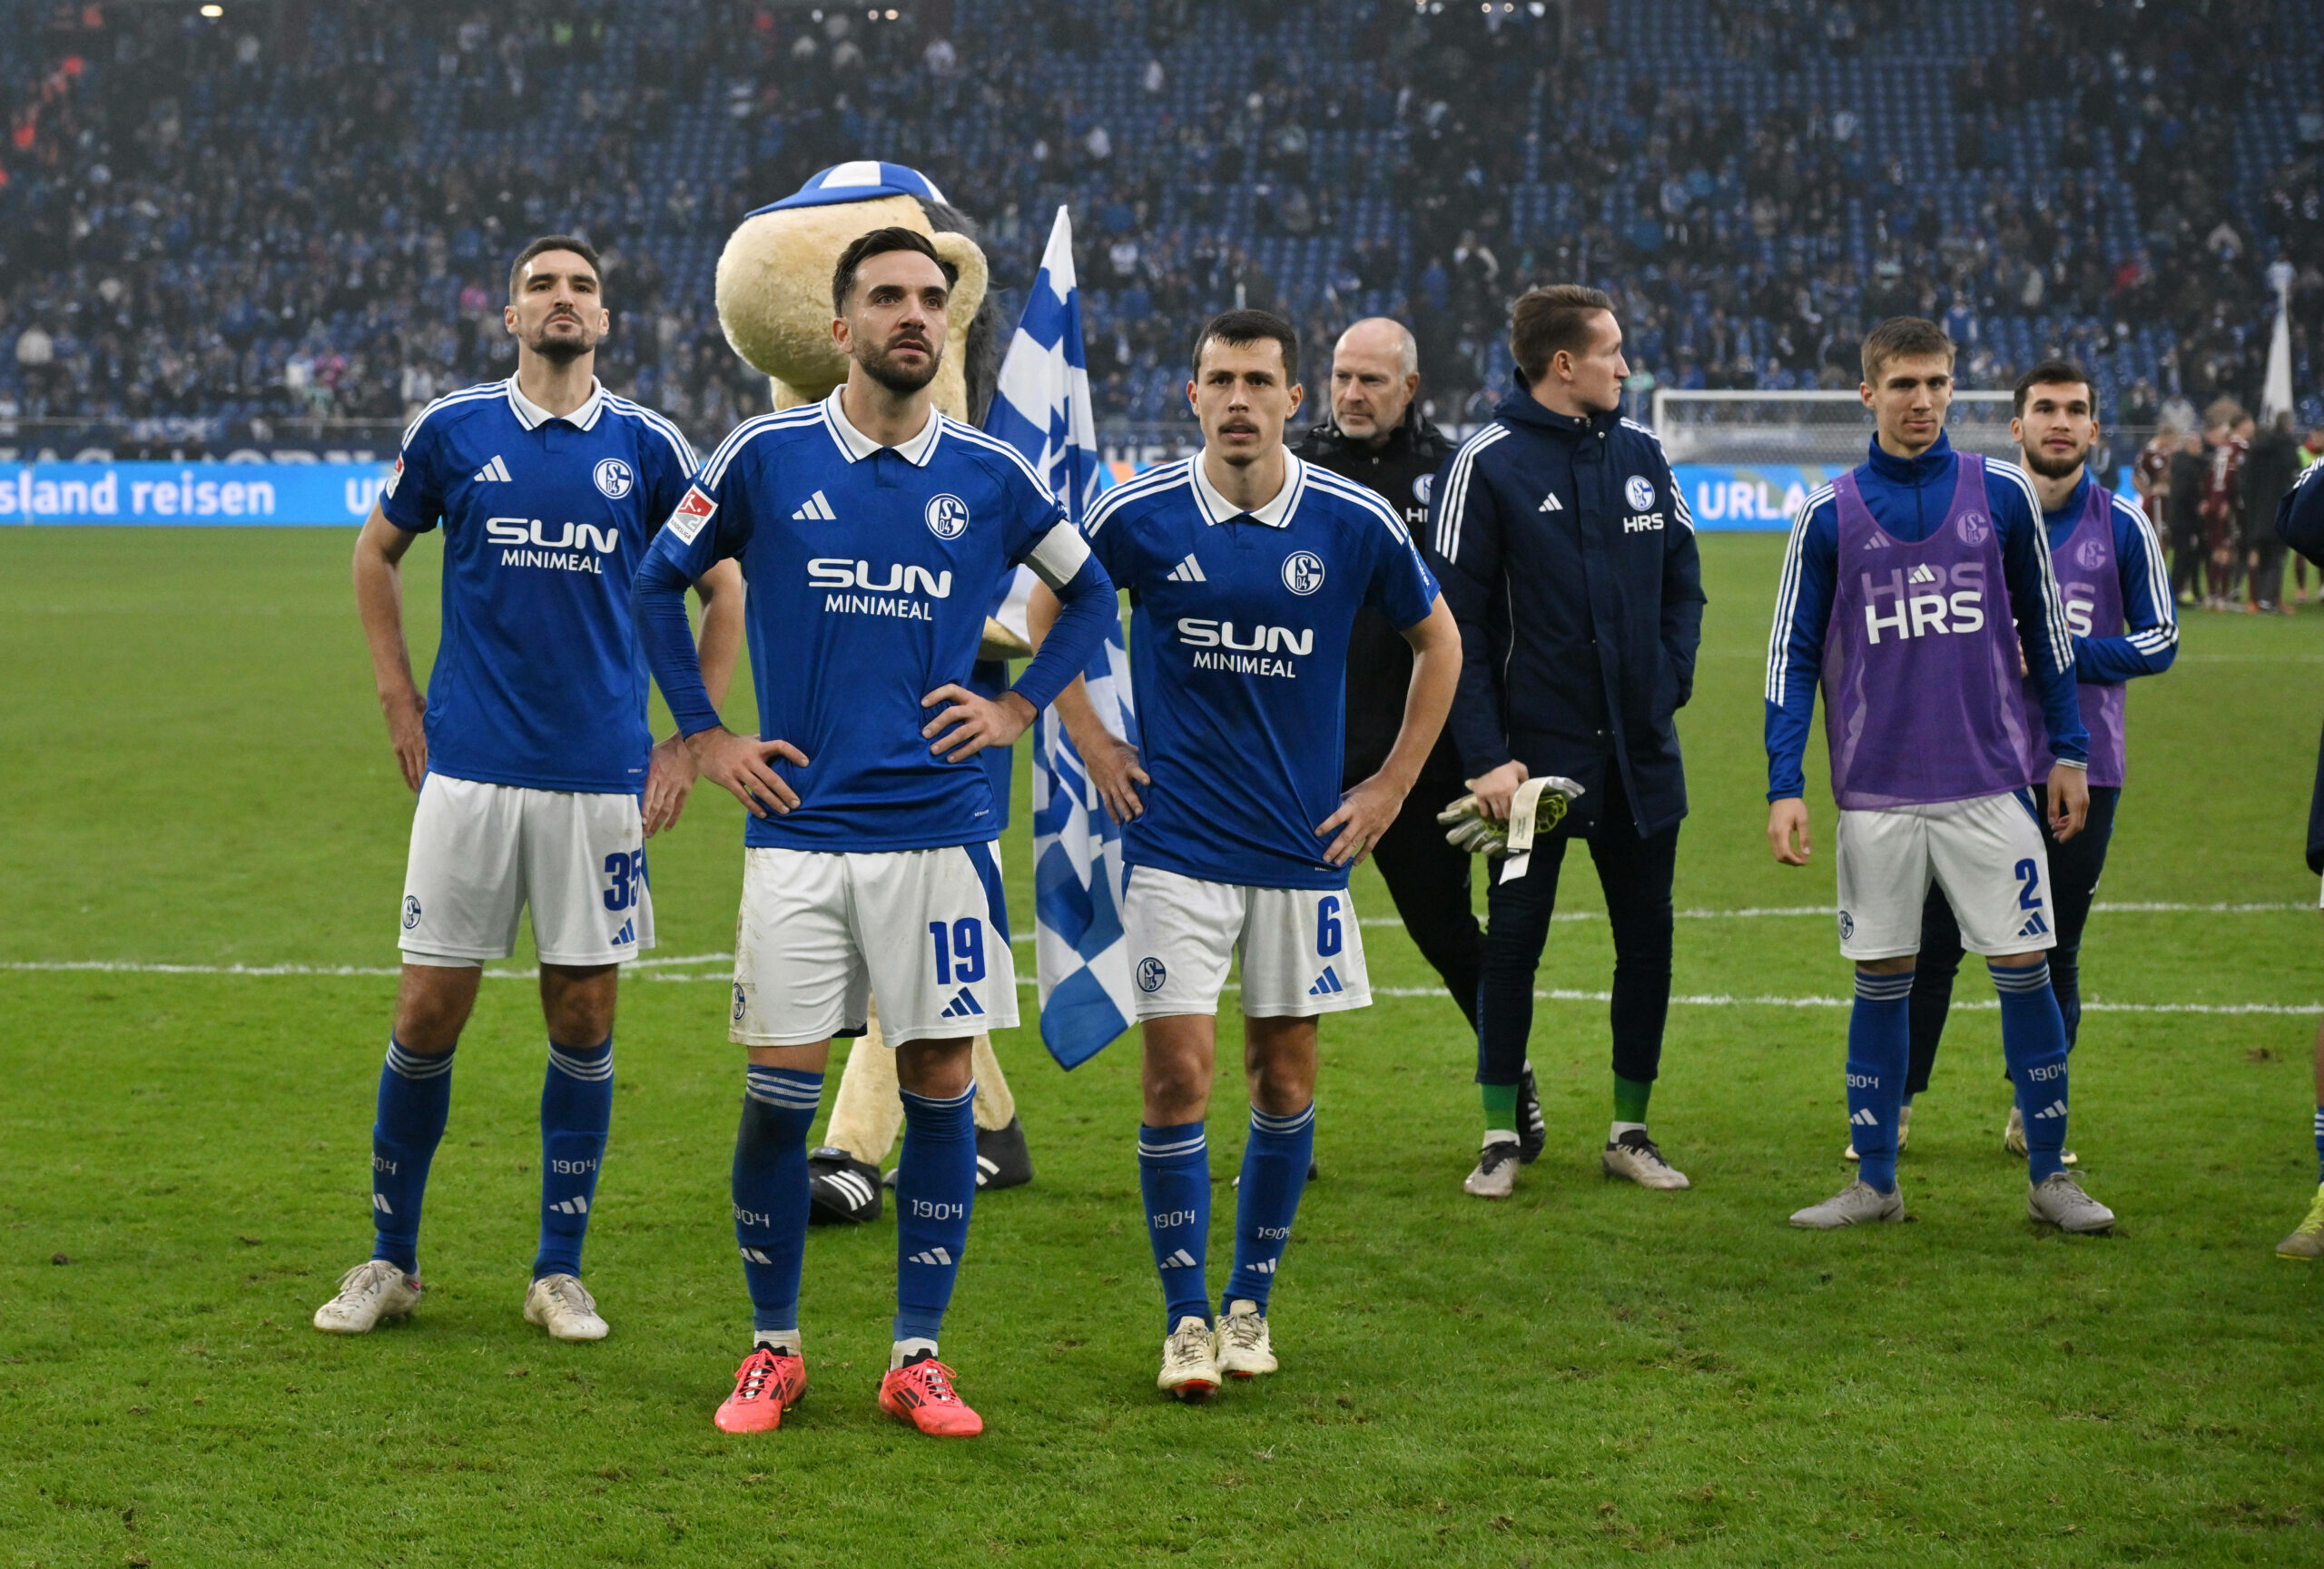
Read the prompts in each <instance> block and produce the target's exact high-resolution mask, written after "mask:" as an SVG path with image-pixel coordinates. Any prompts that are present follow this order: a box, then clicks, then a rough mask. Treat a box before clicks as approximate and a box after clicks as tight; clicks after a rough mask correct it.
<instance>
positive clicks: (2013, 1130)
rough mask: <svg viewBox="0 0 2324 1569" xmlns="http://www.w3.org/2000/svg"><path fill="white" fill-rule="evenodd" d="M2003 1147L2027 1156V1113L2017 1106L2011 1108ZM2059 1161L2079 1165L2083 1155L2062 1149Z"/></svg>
mask: <svg viewBox="0 0 2324 1569" xmlns="http://www.w3.org/2000/svg"><path fill="white" fill-rule="evenodd" d="M2001 1147H2002V1148H2003V1149H2004V1150H2006V1151H2008V1152H2009V1153H2010V1154H2012V1155H2014V1156H2016V1157H2017V1158H2018V1159H2021V1160H2023V1159H2024V1158H2025V1113H2024V1111H2023V1110H2019V1109H2018V1108H2017V1107H2015V1106H2012V1107H2011V1108H2010V1109H2009V1126H2008V1128H2007V1129H2005V1130H2004V1131H2003V1133H2002V1136H2001ZM2058 1163H2059V1164H2060V1165H2062V1166H2079V1165H2081V1164H2082V1157H2081V1156H2079V1155H2077V1154H2075V1153H2074V1152H2073V1150H2060V1151H2059V1152H2058Z"/></svg>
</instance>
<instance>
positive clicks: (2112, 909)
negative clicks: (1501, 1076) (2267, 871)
mask: <svg viewBox="0 0 2324 1569" xmlns="http://www.w3.org/2000/svg"><path fill="white" fill-rule="evenodd" d="M2314 908H2315V906H2314V905H2312V904H2305V903H2299V902H2298V901H2296V900H2295V901H2293V902H2291V903H2268V904H2177V903H2169V902H2167V901H2162V900H2146V899H2141V900H2126V901H2124V902H2122V903H2110V902H2108V901H2105V900H2101V901H2099V902H2098V903H2094V904H2093V905H2092V906H2091V907H2090V910H2091V913H2093V914H2094V915H2107V914H2115V915H2258V914H2269V915H2273V914H2277V913H2281V912H2283V911H2286V910H2312V909H2314ZM1838 913H1840V910H1839V906H1838V905H1837V904H1772V905H1768V906H1765V907H1762V908H1752V909H1747V910H1673V911H1672V912H1671V914H1672V915H1674V916H1676V917H1677V918H1678V919H1679V920H1681V921H1766V920H1770V919H1783V918H1788V917H1794V916H1808V915H1816V916H1823V917H1827V918H1828V917H1830V916H1834V915H1837V914H1838ZM1550 919H1551V920H1552V921H1603V920H1604V919H1606V916H1605V913H1604V912H1602V911H1598V910H1571V911H1565V910H1561V911H1560V912H1559V913H1556V914H1554V915H1552V916H1551V917H1550ZM1362 924H1364V925H1366V926H1402V925H1403V921H1402V920H1401V919H1399V918H1398V917H1396V916H1393V915H1366V916H1364V917H1363V920H1362Z"/></svg>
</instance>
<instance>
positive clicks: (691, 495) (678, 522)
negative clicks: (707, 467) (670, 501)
mask: <svg viewBox="0 0 2324 1569" xmlns="http://www.w3.org/2000/svg"><path fill="white" fill-rule="evenodd" d="M717 510H718V503H717V502H715V501H713V500H712V499H711V498H709V497H707V496H705V495H704V494H703V493H702V487H701V486H699V485H689V486H687V487H686V496H685V499H684V500H683V501H681V502H679V503H678V509H677V510H676V511H675V512H673V513H671V514H670V532H671V533H673V534H675V535H676V536H677V537H678V541H679V543H680V544H684V545H691V544H693V543H694V536H695V535H697V534H699V533H701V532H702V526H703V525H704V524H705V523H707V522H709V521H710V515H711V514H712V513H714V512H715V511H717Z"/></svg>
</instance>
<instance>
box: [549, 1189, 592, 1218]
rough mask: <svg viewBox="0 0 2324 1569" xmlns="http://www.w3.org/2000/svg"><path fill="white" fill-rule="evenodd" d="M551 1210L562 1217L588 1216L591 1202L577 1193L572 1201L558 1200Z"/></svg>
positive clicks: (551, 1206)
mask: <svg viewBox="0 0 2324 1569" xmlns="http://www.w3.org/2000/svg"><path fill="white" fill-rule="evenodd" d="M549 1208H550V1209H554V1210H556V1212H557V1213H558V1214H560V1215H586V1214H587V1213H588V1212H589V1201H588V1200H587V1199H584V1198H583V1197H582V1196H581V1195H580V1194H578V1193H576V1194H575V1195H574V1196H573V1197H572V1198H570V1199H558V1200H557V1201H556V1203H554V1204H552V1205H550V1206H549Z"/></svg>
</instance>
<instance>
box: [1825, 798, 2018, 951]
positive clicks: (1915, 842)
mask: <svg viewBox="0 0 2324 1569" xmlns="http://www.w3.org/2000/svg"><path fill="white" fill-rule="evenodd" d="M1837 860H1838V862H1839V883H1840V952H1841V953H1843V954H1844V955H1846V957H1848V958H1850V959H1897V958H1902V957H1903V956H1905V954H1907V953H1917V952H1920V946H1921V906H1922V904H1923V903H1925V902H1926V900H1927V898H1928V887H1929V883H1930V881H1931V880H1932V879H1934V880H1935V883H1936V885H1937V886H1938V887H1940V888H1942V889H1944V890H1945V899H1946V901H1947V902H1948V903H1951V904H1952V906H1953V914H1954V918H1955V920H1957V921H1959V922H1960V923H1961V945H1962V946H1963V947H1964V948H1966V949H1967V950H1968V951H1969V952H1972V953H1982V954H1984V955H1985V956H1986V957H1987V958H2001V957H2004V956H2005V955H2007V954H2011V953H2033V952H2038V951H2040V950H2042V949H2044V948H2053V947H2055V946H2056V945H2057V941H2058V939H2057V933H2056V930H2055V926H2056V913H2055V910H2054V908H2053V905H2052V903H2051V902H2050V861H2049V856H2048V854H2046V853H2045V852H2044V850H2043V845H2042V829H2041V825H2040V824H2039V823H2037V822H2036V821H2035V820H2034V816H2033V796H2032V794H2031V793H2027V794H2013V795H1982V796H1979V797H1977V798H1976V799H1974V800H1972V801H1948V802H1945V803H1944V804H1942V805H1936V806H1898V807H1895V808H1892V809H1890V810H1888V811H1884V812H1842V813H1841V814H1840V829H1839V854H1838V856H1837Z"/></svg>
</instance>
